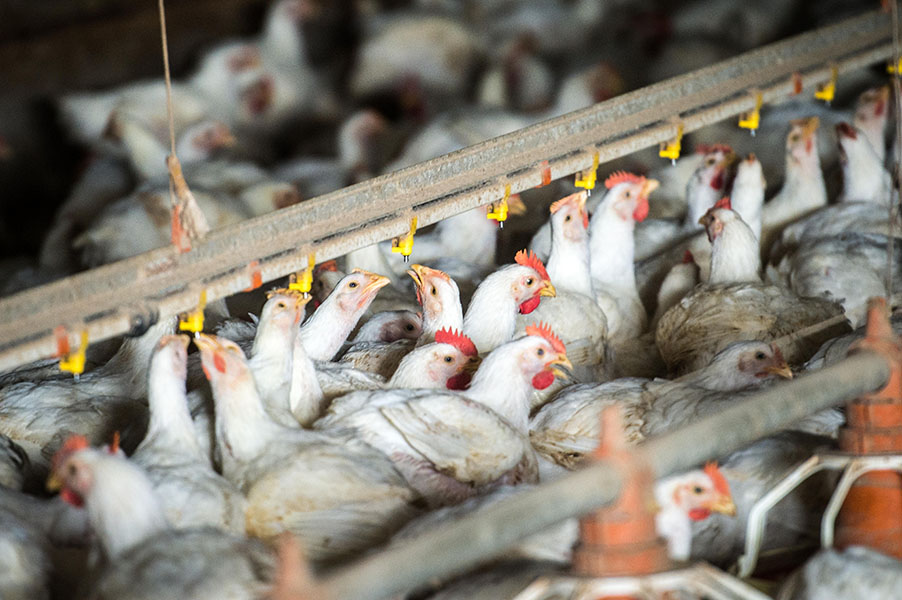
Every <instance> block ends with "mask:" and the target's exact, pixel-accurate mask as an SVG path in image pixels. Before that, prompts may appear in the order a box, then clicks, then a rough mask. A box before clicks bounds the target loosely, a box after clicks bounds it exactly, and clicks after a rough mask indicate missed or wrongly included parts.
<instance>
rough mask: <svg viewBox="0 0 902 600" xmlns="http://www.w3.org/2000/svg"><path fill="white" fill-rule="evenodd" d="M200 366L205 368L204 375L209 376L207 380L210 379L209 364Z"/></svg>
mask: <svg viewBox="0 0 902 600" xmlns="http://www.w3.org/2000/svg"><path fill="white" fill-rule="evenodd" d="M200 368H201V369H203V370H204V377H206V378H207V381H210V371H209V370H208V369H207V365H201V367H200Z"/></svg>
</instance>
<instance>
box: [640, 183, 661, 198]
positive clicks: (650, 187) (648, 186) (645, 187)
mask: <svg viewBox="0 0 902 600" xmlns="http://www.w3.org/2000/svg"><path fill="white" fill-rule="evenodd" d="M659 187H661V182H660V181H658V180H657V179H646V180H645V183H643V184H642V189H641V190H640V191H639V196H641V197H642V198H648V195H649V194H651V193H652V192H653V191H655V190H656V189H658V188H659Z"/></svg>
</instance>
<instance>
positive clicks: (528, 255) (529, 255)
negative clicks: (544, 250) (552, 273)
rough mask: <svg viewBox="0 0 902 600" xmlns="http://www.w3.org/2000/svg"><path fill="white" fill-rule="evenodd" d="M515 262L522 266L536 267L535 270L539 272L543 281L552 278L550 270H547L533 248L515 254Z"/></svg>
mask: <svg viewBox="0 0 902 600" xmlns="http://www.w3.org/2000/svg"><path fill="white" fill-rule="evenodd" d="M514 262H516V263H517V264H518V265H520V266H523V267H530V268H531V269H535V272H536V273H538V274H539V276H540V277H541V278H542V280H543V281H550V279H551V278H550V277H548V271H546V270H545V265H543V264H542V260H541V259H540V258H539V257H538V256H536V253H535V252H533V251H532V250H520V251H519V252H517V254H516V255H515V256H514Z"/></svg>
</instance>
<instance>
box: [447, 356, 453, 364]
mask: <svg viewBox="0 0 902 600" xmlns="http://www.w3.org/2000/svg"><path fill="white" fill-rule="evenodd" d="M452 360H454V359H453V358H451V357H450V356H446V357H445V362H446V363H449V362H451V361H452Z"/></svg>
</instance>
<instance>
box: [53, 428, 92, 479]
mask: <svg viewBox="0 0 902 600" xmlns="http://www.w3.org/2000/svg"><path fill="white" fill-rule="evenodd" d="M90 447H91V445H90V444H89V443H88V438H86V437H85V436H83V435H70V436H69V437H68V438H67V439H66V441H65V442H63V445H62V446H60V449H59V450H57V451H56V454H54V455H53V458H52V459H51V461H50V464H51V470H54V469H56V467H57V466H59V465H60V464H61V463H62V462H63V461H64V460H66V458H68V457H69V455H70V454H73V453H75V452H78V451H79V450H84V449H85V448H90Z"/></svg>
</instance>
